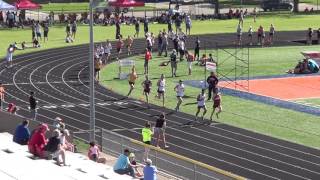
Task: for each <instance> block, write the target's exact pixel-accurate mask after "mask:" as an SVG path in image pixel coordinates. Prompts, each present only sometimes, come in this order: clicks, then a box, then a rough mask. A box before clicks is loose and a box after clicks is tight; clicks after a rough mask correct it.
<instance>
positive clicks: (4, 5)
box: [0, 0, 16, 11]
mask: <svg viewBox="0 0 320 180" xmlns="http://www.w3.org/2000/svg"><path fill="white" fill-rule="evenodd" d="M0 10H6V11H8V10H16V7H14V6H12V5H10V4H8V3H6V2H4V1H2V0H0Z"/></svg>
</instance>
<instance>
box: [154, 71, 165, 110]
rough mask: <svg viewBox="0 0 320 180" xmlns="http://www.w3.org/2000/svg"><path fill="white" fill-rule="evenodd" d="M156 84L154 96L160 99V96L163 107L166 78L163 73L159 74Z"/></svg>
mask: <svg viewBox="0 0 320 180" xmlns="http://www.w3.org/2000/svg"><path fill="white" fill-rule="evenodd" d="M157 86H158V95H157V96H156V97H158V98H159V99H160V98H161V96H162V107H164V94H165V91H166V79H165V77H164V74H161V77H160V79H159V80H158V83H157Z"/></svg>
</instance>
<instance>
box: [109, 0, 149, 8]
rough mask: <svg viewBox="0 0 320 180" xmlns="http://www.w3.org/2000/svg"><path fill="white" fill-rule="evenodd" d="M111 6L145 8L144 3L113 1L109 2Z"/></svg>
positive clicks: (123, 0)
mask: <svg viewBox="0 0 320 180" xmlns="http://www.w3.org/2000/svg"><path fill="white" fill-rule="evenodd" d="M109 6H113V7H139V6H144V1H135V0H112V1H109Z"/></svg>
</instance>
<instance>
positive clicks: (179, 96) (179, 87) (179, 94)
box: [174, 80, 184, 112]
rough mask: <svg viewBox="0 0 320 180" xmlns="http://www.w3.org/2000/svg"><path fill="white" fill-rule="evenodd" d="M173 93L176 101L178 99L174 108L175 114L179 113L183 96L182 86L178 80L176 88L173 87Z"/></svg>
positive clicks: (181, 82)
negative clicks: (175, 95) (175, 94)
mask: <svg viewBox="0 0 320 180" xmlns="http://www.w3.org/2000/svg"><path fill="white" fill-rule="evenodd" d="M174 91H176V93H177V99H178V103H177V106H176V108H175V110H176V112H178V111H180V105H181V103H182V101H183V99H182V98H183V96H184V84H183V81H182V80H179V83H178V84H177V85H176V87H174Z"/></svg>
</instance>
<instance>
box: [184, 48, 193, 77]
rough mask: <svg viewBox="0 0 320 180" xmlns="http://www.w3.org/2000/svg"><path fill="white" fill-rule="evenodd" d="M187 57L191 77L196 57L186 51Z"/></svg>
mask: <svg viewBox="0 0 320 180" xmlns="http://www.w3.org/2000/svg"><path fill="white" fill-rule="evenodd" d="M186 57H187V64H188V70H189V73H188V74H189V75H191V73H192V62H193V61H194V56H193V54H191V53H190V52H189V51H186Z"/></svg>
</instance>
